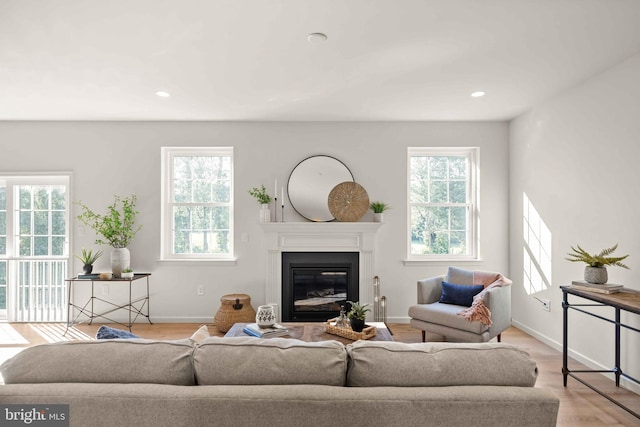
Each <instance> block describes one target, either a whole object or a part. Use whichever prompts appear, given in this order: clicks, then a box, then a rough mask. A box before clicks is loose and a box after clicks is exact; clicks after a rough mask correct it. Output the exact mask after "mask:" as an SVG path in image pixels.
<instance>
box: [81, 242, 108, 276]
mask: <svg viewBox="0 0 640 427" xmlns="http://www.w3.org/2000/svg"><path fill="white" fill-rule="evenodd" d="M101 256H102V251H98V252H96V253H93V251H92V250H86V249H85V248H82V253H81V254H80V255H76V258H78V259H79V260H80V261H82V272H83V273H84V274H91V272H92V271H93V264H94V263H95V262H96V261H97V260H98V258H100V257H101Z"/></svg>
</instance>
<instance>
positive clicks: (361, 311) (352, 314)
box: [347, 301, 371, 332]
mask: <svg viewBox="0 0 640 427" xmlns="http://www.w3.org/2000/svg"><path fill="white" fill-rule="evenodd" d="M347 302H348V303H349V304H351V310H349V312H348V313H347V317H348V318H349V321H350V323H351V329H353V330H354V331H356V332H362V330H363V329H364V319H365V317H366V316H367V312H368V311H371V310H369V309H368V308H366V307H367V306H368V305H369V304H364V305H360V303H359V302H353V301H347Z"/></svg>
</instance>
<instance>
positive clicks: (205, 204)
mask: <svg viewBox="0 0 640 427" xmlns="http://www.w3.org/2000/svg"><path fill="white" fill-rule="evenodd" d="M162 176H163V178H162V259H165V260H229V259H232V258H233V147H193V148H192V147H163V148H162Z"/></svg>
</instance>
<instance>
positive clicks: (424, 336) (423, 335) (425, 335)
mask: <svg viewBox="0 0 640 427" xmlns="http://www.w3.org/2000/svg"><path fill="white" fill-rule="evenodd" d="M426 337H427V333H426V332H425V331H422V342H424V340H425V339H426Z"/></svg>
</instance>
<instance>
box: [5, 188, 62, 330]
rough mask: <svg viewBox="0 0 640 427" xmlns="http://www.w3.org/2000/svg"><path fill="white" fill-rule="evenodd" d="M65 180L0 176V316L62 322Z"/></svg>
mask: <svg viewBox="0 0 640 427" xmlns="http://www.w3.org/2000/svg"><path fill="white" fill-rule="evenodd" d="M67 189H68V177H7V178H6V179H3V178H1V177H0V316H1V317H0V318H4V319H7V320H9V321H12V322H60V321H65V320H66V313H67V310H66V308H67V301H66V298H67V292H66V282H65V278H66V276H67V265H68V262H69V255H68V254H69V249H68V242H69V231H68V229H69V227H68V200H67V194H68V191H67Z"/></svg>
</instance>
